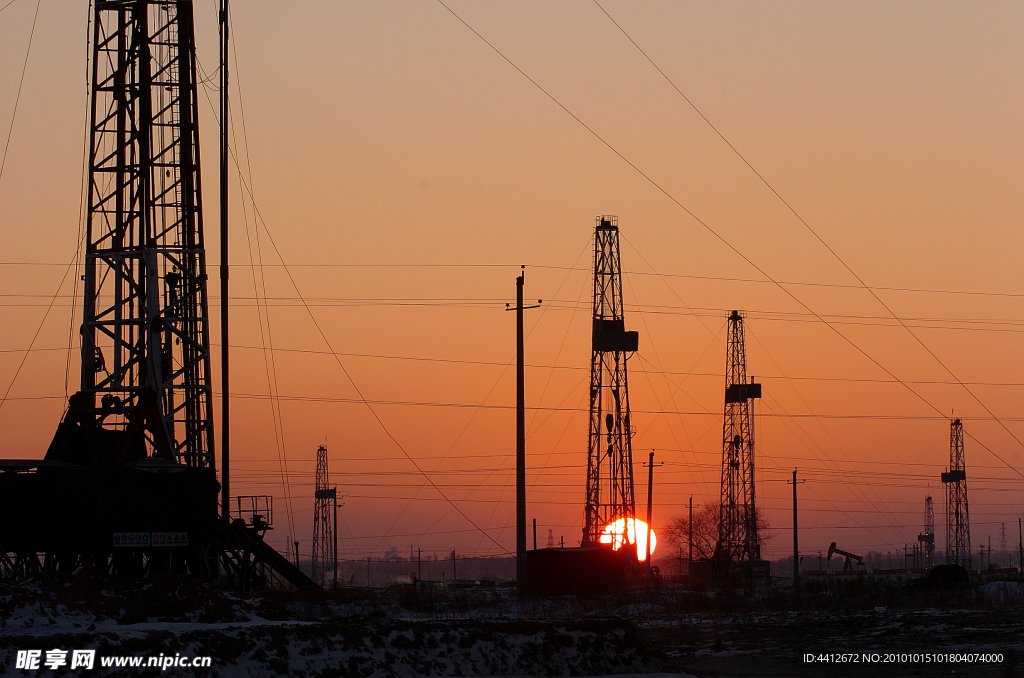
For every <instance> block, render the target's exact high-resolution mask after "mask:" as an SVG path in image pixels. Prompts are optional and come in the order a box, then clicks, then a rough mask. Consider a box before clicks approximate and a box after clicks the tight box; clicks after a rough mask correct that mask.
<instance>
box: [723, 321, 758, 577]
mask: <svg viewBox="0 0 1024 678" xmlns="http://www.w3.org/2000/svg"><path fill="white" fill-rule="evenodd" d="M728 322H729V327H728V341H727V343H726V361H725V421H724V424H723V428H722V494H721V502H722V503H721V509H720V512H719V523H718V534H719V553H718V557H719V562H720V565H721V567H722V570H723V571H728V570H729V569H731V567H732V566H733V564H736V563H743V562H750V561H759V560H761V541H760V537H759V536H758V534H757V505H756V503H755V500H754V416H753V401H754V399H756V398H760V397H761V385H760V384H757V383H754V381H753V380H752V379H751V380H750V381H748V380H747V354H746V347H745V344H744V336H743V316H742V315H741V314H740V312H739V311H733V312H732V313H731V314H730V315H729V321H728Z"/></svg>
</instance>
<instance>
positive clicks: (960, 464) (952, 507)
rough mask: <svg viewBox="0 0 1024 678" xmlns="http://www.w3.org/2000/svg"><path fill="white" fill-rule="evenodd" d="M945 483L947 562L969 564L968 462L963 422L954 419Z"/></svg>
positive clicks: (944, 477)
mask: <svg viewBox="0 0 1024 678" xmlns="http://www.w3.org/2000/svg"><path fill="white" fill-rule="evenodd" d="M942 483H943V484H944V485H945V486H946V564H948V565H961V566H963V567H965V568H967V569H970V568H971V524H970V519H969V516H968V510H967V466H966V464H965V460H964V425H963V424H962V423H961V422H960V420H959V419H954V420H953V423H952V424H950V427H949V471H947V472H946V473H943V474H942Z"/></svg>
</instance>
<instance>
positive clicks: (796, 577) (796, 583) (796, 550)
mask: <svg viewBox="0 0 1024 678" xmlns="http://www.w3.org/2000/svg"><path fill="white" fill-rule="evenodd" d="M804 482H807V481H805V480H801V481H797V479H796V469H795V468H794V469H793V480H791V481H789V484H790V485H792V486H793V590H794V591H796V590H799V589H800V540H799V536H798V532H797V521H796V486H797V485H799V484H800V483H804Z"/></svg>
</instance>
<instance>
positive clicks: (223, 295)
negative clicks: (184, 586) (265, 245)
mask: <svg viewBox="0 0 1024 678" xmlns="http://www.w3.org/2000/svg"><path fill="white" fill-rule="evenodd" d="M228 39H229V38H228V0H220V388H221V397H220V407H221V412H220V435H221V442H220V481H221V483H220V484H221V497H220V502H221V513H222V517H223V518H224V520H225V521H230V520H231V519H230V517H229V509H230V505H231V480H230V479H231V473H230V469H231V463H230V462H231V436H230V432H231V407H230V395H231V380H230V378H229V376H230V370H229V369H228V365H229V354H230V352H229V349H228V347H229V346H230V341H229V340H228V306H229V304H228V298H229V297H228V162H229V158H228V131H229V129H228V128H229V121H230V118H231V110H230V108H229V106H228Z"/></svg>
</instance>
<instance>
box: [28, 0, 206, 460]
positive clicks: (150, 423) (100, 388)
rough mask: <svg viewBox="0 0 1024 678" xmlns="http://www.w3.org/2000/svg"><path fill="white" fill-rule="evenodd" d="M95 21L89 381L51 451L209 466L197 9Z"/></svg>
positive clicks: (86, 287) (129, 5) (105, 6)
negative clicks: (195, 29) (196, 40)
mask: <svg viewBox="0 0 1024 678" xmlns="http://www.w3.org/2000/svg"><path fill="white" fill-rule="evenodd" d="M92 25H93V34H92V61H91V63H92V74H91V116H90V127H89V151H88V163H89V175H88V217H87V222H86V234H85V235H86V240H85V267H84V275H83V280H84V283H83V301H84V308H83V317H82V325H81V351H82V367H81V383H80V390H79V391H78V392H77V393H75V394H74V395H73V396H71V398H70V399H69V404H68V411H67V413H66V414H65V416H64V419H63V421H62V422H61V424H60V426H59V427H58V429H57V433H56V435H55V436H54V438H53V442H52V443H51V444H50V447H49V449H48V451H47V455H46V456H47V459H57V460H63V461H71V462H75V463H80V464H86V465H94V466H111V465H121V464H123V463H126V462H131V461H133V460H138V459H142V458H145V457H151V456H153V457H162V458H163V459H166V460H167V461H171V462H177V463H180V464H184V465H187V466H190V467H213V465H214V459H213V418H212V412H211V401H212V393H211V387H210V379H209V375H210V331H209V323H208V317H209V311H208V307H207V291H206V276H207V274H206V255H205V249H204V247H205V242H204V240H203V221H202V196H201V191H200V173H199V126H198V103H197V96H196V62H195V44H194V30H193V21H192V3H191V2H152V1H146V0H122V1H116V0H106V1H103V2H96V3H95V9H94V14H93V24H92Z"/></svg>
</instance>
